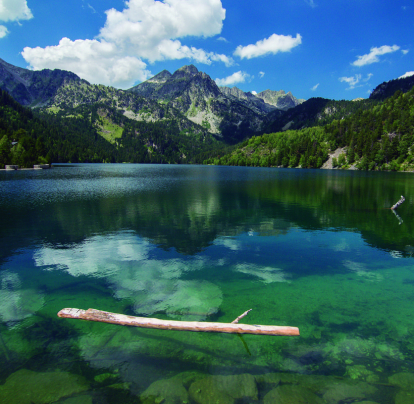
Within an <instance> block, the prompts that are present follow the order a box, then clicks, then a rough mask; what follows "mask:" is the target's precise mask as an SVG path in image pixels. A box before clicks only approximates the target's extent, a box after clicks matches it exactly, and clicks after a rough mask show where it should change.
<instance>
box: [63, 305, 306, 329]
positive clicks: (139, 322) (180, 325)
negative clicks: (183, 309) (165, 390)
mask: <svg viewBox="0 0 414 404" xmlns="http://www.w3.org/2000/svg"><path fill="white" fill-rule="evenodd" d="M249 311H250V310H248V311H247V312H245V313H243V314H242V315H241V316H239V317H240V318H241V317H244V315H246V314H247V313H248V312H249ZM58 316H59V317H64V318H74V319H81V320H89V321H99V322H102V323H110V324H119V325H128V326H133V327H141V328H157V329H161V330H180V331H198V332H200V331H202V332H224V333H233V334H257V335H299V328H297V327H287V326H276V325H249V324H237V323H234V322H233V323H209V322H201V321H200V322H199V321H174V320H159V319H157V318H147V317H134V316H126V315H125V314H116V313H110V312H107V311H100V310H95V309H88V310H81V309H70V308H68V309H62V310H61V311H60V312H59V313H58ZM239 317H238V318H237V319H236V320H237V321H238V320H239ZM236 320H235V321H236Z"/></svg>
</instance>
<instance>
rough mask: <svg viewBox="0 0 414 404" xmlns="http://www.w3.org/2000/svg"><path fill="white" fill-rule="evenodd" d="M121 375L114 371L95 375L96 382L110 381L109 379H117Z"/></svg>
mask: <svg viewBox="0 0 414 404" xmlns="http://www.w3.org/2000/svg"><path fill="white" fill-rule="evenodd" d="M118 377H119V376H118V375H114V374H112V373H102V374H100V375H96V376H95V377H94V380H95V382H97V383H104V382H105V381H108V379H111V380H113V379H117V378H118Z"/></svg>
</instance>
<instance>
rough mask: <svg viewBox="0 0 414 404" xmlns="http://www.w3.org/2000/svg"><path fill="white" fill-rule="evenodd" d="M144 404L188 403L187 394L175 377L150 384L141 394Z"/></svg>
mask: <svg viewBox="0 0 414 404" xmlns="http://www.w3.org/2000/svg"><path fill="white" fill-rule="evenodd" d="M141 400H142V402H143V403H144V404H161V403H162V404H182V403H186V402H188V393H187V390H186V389H185V387H184V386H183V384H182V383H181V382H180V380H179V379H178V378H176V377H173V378H171V379H161V380H157V381H156V382H154V383H152V384H151V385H150V386H149V387H148V388H147V389H146V390H145V391H144V392H143V393H142V394H141Z"/></svg>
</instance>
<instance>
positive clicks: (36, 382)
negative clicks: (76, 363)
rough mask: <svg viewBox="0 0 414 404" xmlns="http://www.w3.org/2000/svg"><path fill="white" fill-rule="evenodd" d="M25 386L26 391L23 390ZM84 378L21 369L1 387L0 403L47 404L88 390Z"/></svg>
mask: <svg viewBox="0 0 414 404" xmlns="http://www.w3.org/2000/svg"><path fill="white" fill-rule="evenodd" d="M22 386H24V389H23V388H22ZM88 388H89V384H88V382H87V381H86V379H84V378H83V377H82V376H78V375H74V374H71V373H68V372H42V373H40V372H39V373H37V372H33V371H31V370H27V369H21V370H18V371H17V372H15V373H13V374H11V375H10V376H9V377H8V378H7V380H6V383H5V384H4V385H3V386H0V402H1V403H7V404H47V403H53V402H55V401H58V400H60V399H61V398H64V397H69V396H71V395H73V394H76V393H81V392H83V391H86V390H88Z"/></svg>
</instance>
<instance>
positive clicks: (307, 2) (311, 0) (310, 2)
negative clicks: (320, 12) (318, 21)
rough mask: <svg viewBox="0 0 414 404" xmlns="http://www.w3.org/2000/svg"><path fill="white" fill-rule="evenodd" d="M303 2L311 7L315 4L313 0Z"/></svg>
mask: <svg viewBox="0 0 414 404" xmlns="http://www.w3.org/2000/svg"><path fill="white" fill-rule="evenodd" d="M305 3H306V4H308V5H309V6H311V7H312V8H315V7H316V4H315V2H314V1H313V0H305Z"/></svg>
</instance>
